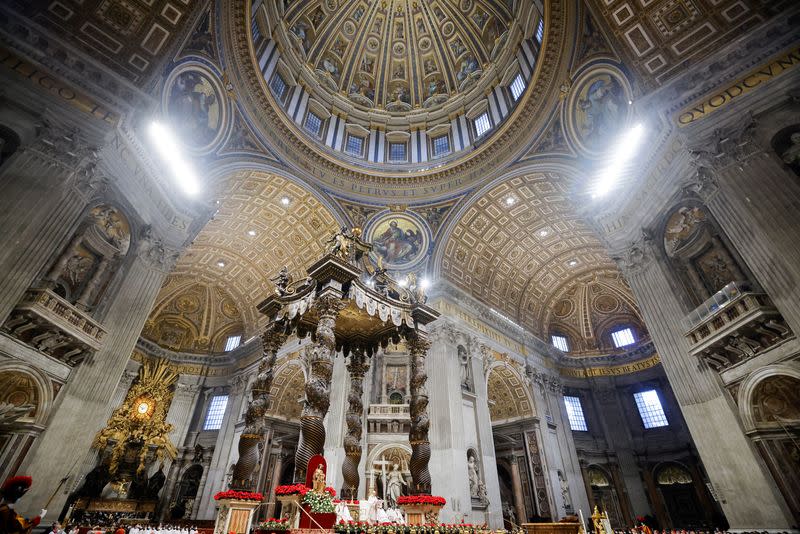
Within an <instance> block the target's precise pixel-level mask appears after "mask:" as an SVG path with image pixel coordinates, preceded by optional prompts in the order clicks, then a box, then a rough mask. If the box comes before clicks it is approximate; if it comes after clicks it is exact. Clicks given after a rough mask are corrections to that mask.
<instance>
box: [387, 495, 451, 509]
mask: <svg viewBox="0 0 800 534" xmlns="http://www.w3.org/2000/svg"><path fill="white" fill-rule="evenodd" d="M446 503H447V501H446V500H445V498H444V497H439V496H437V495H401V496H400V497H398V498H397V504H418V505H421V504H429V505H433V506H444V505H445V504H446Z"/></svg>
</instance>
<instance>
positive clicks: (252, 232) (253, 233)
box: [247, 230, 256, 237]
mask: <svg viewBox="0 0 800 534" xmlns="http://www.w3.org/2000/svg"><path fill="white" fill-rule="evenodd" d="M247 235H249V236H250V237H253V236H254V235H256V231H255V230H248V231H247Z"/></svg>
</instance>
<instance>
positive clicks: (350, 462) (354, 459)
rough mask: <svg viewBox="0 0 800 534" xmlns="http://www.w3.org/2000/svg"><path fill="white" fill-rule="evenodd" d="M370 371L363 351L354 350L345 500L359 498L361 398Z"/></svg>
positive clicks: (345, 445) (351, 355) (362, 404)
mask: <svg viewBox="0 0 800 534" xmlns="http://www.w3.org/2000/svg"><path fill="white" fill-rule="evenodd" d="M367 369H369V362H368V360H367V357H366V356H365V355H364V351H363V350H362V349H358V350H354V351H353V352H352V353H351V354H350V362H349V363H348V364H347V370H348V371H350V395H349V396H348V397H347V402H348V406H347V415H346V416H345V421H347V435H346V436H345V438H344V453H345V458H344V462H343V463H342V478H344V486H343V487H342V496H343V498H345V499H357V498H358V486H359V483H360V480H359V476H358V464H359V463H361V430H362V427H363V425H362V418H363V416H364V403H363V402H361V397H362V396H363V394H364V375H365V374H366V372H367Z"/></svg>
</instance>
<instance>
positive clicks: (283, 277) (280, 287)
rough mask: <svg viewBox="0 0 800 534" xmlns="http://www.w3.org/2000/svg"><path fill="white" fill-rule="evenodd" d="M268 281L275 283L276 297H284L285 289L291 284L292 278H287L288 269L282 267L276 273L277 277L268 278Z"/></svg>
mask: <svg viewBox="0 0 800 534" xmlns="http://www.w3.org/2000/svg"><path fill="white" fill-rule="evenodd" d="M269 281H270V282H274V283H275V292H276V293H277V294H278V296H279V297H282V296H284V295H285V294H286V288H287V287H289V284H291V283H292V278H291V277H290V276H289V268H288V267H287V266H285V265H284V266H283V268H282V269H281V270H280V272H279V273H278V276H276V277H275V278H270V279H269Z"/></svg>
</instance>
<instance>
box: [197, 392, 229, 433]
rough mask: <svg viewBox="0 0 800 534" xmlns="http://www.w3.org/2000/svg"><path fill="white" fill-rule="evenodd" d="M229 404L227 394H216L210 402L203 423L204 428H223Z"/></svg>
mask: <svg viewBox="0 0 800 534" xmlns="http://www.w3.org/2000/svg"><path fill="white" fill-rule="evenodd" d="M227 406H228V396H227V395H214V396H213V397H211V402H210V403H209V404H208V412H206V421H205V423H203V430H219V429H220V428H222V416H224V415H225V408H226V407H227Z"/></svg>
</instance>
